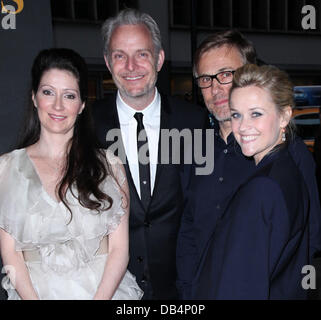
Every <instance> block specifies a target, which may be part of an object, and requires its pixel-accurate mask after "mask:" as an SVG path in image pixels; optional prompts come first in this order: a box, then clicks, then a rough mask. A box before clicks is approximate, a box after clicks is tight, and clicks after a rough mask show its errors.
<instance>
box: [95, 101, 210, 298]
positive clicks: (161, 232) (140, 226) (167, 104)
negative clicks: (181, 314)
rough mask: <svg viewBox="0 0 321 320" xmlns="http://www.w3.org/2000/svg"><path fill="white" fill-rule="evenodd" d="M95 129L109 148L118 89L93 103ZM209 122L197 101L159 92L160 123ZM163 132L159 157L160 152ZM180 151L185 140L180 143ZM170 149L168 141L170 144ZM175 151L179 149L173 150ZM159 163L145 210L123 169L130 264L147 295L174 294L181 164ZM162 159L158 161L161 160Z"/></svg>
mask: <svg viewBox="0 0 321 320" xmlns="http://www.w3.org/2000/svg"><path fill="white" fill-rule="evenodd" d="M93 115H94V121H95V130H96V134H97V136H98V139H99V141H100V144H101V147H103V148H107V147H109V146H110V145H111V144H113V142H106V134H107V132H108V130H110V129H113V128H120V124H119V118H118V113H117V108H116V95H113V96H111V97H110V98H108V99H105V100H101V101H97V102H96V103H95V104H94V105H93ZM206 123H207V114H206V112H205V110H203V109H201V108H200V107H198V106H195V105H192V104H190V103H187V102H184V101H182V100H179V99H174V98H170V97H167V96H165V95H161V121H160V128H161V129H174V128H177V129H178V130H182V129H184V128H189V129H194V128H203V127H205V124H206ZM161 140H162V139H161V137H160V139H159V146H158V159H159V160H160V157H161V147H160V146H161ZM179 149H180V150H179V151H180V153H181V154H182V152H183V151H184V150H183V145H181V148H179ZM170 150H171V146H170ZM175 151H177V150H175ZM172 156H173V154H172V152H170V153H169V160H170V163H169V164H160V163H158V165H157V171H156V179H155V185H154V190H153V195H152V199H151V201H150V204H149V208H148V210H147V211H146V212H145V210H144V208H143V206H142V203H141V201H140V198H139V196H138V193H137V191H136V188H135V185H134V182H133V179H132V176H131V173H130V169H129V166H128V164H127V163H126V164H125V165H124V166H125V170H126V174H127V179H128V185H129V190H130V218H129V250H130V261H129V266H128V269H129V270H130V272H132V273H133V274H134V275H135V276H136V280H137V282H138V284H139V285H140V286H141V288H142V290H144V292H145V295H144V298H145V299H176V298H177V290H176V286H175V281H176V261H175V260H176V240H177V234H178V229H179V225H180V220H181V213H182V201H183V200H182V199H183V196H182V187H181V183H180V175H179V173H180V169H181V166H180V165H177V164H172V163H171V160H172ZM159 162H160V161H159Z"/></svg>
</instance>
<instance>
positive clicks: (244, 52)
mask: <svg viewBox="0 0 321 320" xmlns="http://www.w3.org/2000/svg"><path fill="white" fill-rule="evenodd" d="M222 46H227V47H230V48H236V49H237V50H238V51H239V52H240V55H241V58H242V60H243V63H244V64H246V63H253V64H256V51H255V48H254V47H253V45H252V43H251V42H250V41H248V40H247V39H246V38H245V37H244V36H243V35H242V34H241V33H240V32H239V31H237V30H225V31H219V32H216V33H213V34H211V35H210V36H208V37H207V38H206V39H204V40H203V42H202V43H201V44H200V46H199V47H198V48H197V50H196V52H195V55H194V66H193V73H194V76H195V77H197V76H198V75H197V66H198V64H199V61H200V59H201V57H202V55H203V54H204V53H205V52H207V51H210V50H212V49H216V48H220V47H222Z"/></svg>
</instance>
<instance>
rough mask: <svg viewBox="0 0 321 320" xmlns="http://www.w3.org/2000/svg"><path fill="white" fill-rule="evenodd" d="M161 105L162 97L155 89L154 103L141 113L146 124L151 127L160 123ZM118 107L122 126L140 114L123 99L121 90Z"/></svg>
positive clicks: (117, 100) (117, 99) (117, 101)
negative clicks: (136, 114)
mask: <svg viewBox="0 0 321 320" xmlns="http://www.w3.org/2000/svg"><path fill="white" fill-rule="evenodd" d="M160 104H161V97H160V94H159V92H158V90H157V88H156V87H155V96H154V99H153V101H152V102H151V103H150V104H149V105H148V106H147V107H146V108H145V109H143V110H141V111H139V112H141V113H143V115H144V123H148V124H151V125H153V124H157V123H159V118H160ZM116 105H117V110H118V114H119V122H120V124H128V123H129V122H130V121H131V120H132V119H133V118H134V114H135V113H136V112H138V111H137V110H136V109H134V108H132V107H131V106H129V105H128V104H127V103H126V102H125V101H124V100H123V99H122V97H121V96H120V93H119V90H118V93H117V98H116Z"/></svg>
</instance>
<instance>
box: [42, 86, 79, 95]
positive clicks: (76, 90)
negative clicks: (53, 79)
mask: <svg viewBox="0 0 321 320" xmlns="http://www.w3.org/2000/svg"><path fill="white" fill-rule="evenodd" d="M45 86H46V87H50V88H53V89H55V87H53V86H51V85H50V84H42V85H40V86H39V89H40V88H42V87H45ZM63 90H72V91H75V92H78V93H79V90H78V89H72V88H63Z"/></svg>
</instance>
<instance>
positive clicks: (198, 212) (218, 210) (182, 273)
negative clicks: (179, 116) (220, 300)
mask: <svg viewBox="0 0 321 320" xmlns="http://www.w3.org/2000/svg"><path fill="white" fill-rule="evenodd" d="M209 123H210V124H211V126H212V127H214V131H215V141H214V171H213V173H212V174H211V175H208V176H195V174H194V172H193V170H191V171H190V172H185V173H184V175H183V178H182V180H183V181H184V185H185V188H184V199H185V200H184V211H183V216H182V223H181V228H180V232H179V235H178V247H177V270H178V281H177V286H178V290H179V292H180V296H181V298H182V299H188V298H190V296H189V291H190V284H191V281H192V279H193V277H194V275H195V272H196V271H197V268H198V263H199V260H200V256H201V254H202V252H203V250H204V248H205V246H206V243H207V241H208V239H209V237H210V234H211V232H212V231H213V230H214V228H215V226H216V222H217V220H218V218H220V216H221V215H222V214H223V212H224V210H225V208H226V207H227V205H228V204H229V201H230V199H231V197H232V195H233V194H234V193H235V192H236V190H237V189H238V188H239V186H240V185H241V184H242V183H243V182H244V181H245V180H246V179H247V178H248V177H250V176H251V175H252V174H253V172H254V171H255V163H254V161H253V160H252V159H250V158H246V157H245V156H244V155H243V154H242V151H241V149H240V147H239V145H238V144H237V142H236V140H235V138H234V136H233V134H230V135H229V136H228V139H227V144H226V143H225V141H224V140H223V139H222V138H221V137H220V135H219V125H218V122H217V121H216V120H215V119H213V118H210V121H209ZM288 150H289V153H290V155H291V157H292V158H293V160H294V162H295V164H296V165H297V167H298V168H299V171H300V173H301V175H302V176H303V179H304V181H305V183H306V185H307V188H308V191H309V206H310V210H309V226H310V228H309V229H310V230H309V256H310V258H311V257H312V256H313V255H314V254H315V253H317V252H318V251H319V250H321V210H320V203H319V199H318V194H317V187H316V178H315V163H314V161H313V158H312V155H311V153H310V152H309V151H308V149H307V147H306V146H305V144H304V143H303V141H302V139H300V138H299V137H295V139H294V140H293V141H291V142H290V143H289V147H288ZM186 176H188V178H187V177H186Z"/></svg>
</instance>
